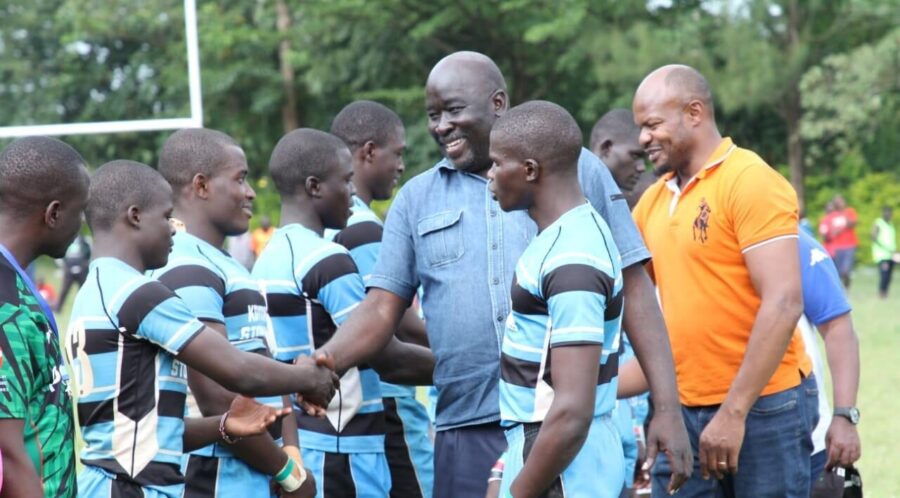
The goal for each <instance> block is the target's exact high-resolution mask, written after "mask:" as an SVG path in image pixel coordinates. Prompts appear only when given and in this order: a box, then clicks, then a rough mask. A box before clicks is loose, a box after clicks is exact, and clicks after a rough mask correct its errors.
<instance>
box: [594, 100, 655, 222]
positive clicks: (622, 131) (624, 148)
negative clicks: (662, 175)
mask: <svg viewBox="0 0 900 498" xmlns="http://www.w3.org/2000/svg"><path fill="white" fill-rule="evenodd" d="M638 134H640V130H638V128H637V126H636V125H635V124H634V115H632V114H631V111H629V110H628V109H613V110H611V111H609V112H607V113H606V114H604V115H603V116H602V117H601V118H600V119H599V120H598V121H597V124H595V125H594V128H593V130H591V144H590V146H591V152H593V153H594V154H596V155H597V157H599V158H600V159H601V160H602V161H603V163H604V164H606V166H607V167H608V168H609V172H610V173H612V177H613V180H615V181H616V185H618V186H619V188H620V189H622V195H624V196H625V200H626V201H627V202H628V207H629V208H634V206H635V204H637V201H638V199H639V198H640V193H643V191H644V190H646V189H647V187H649V186H650V183H653V181H654V180H655V178H653V176H652V175H646V174H645V173H646V171H647V167H646V164H645V161H646V160H647V154H645V153H644V148H643V147H641V144H640V143H638V139H637V137H638ZM647 177H649V183H648V182H647V181H646V180H648V178H647ZM639 184H640V185H639ZM639 187H640V188H639ZM635 192H639V193H638V194H637V195H634V193H635Z"/></svg>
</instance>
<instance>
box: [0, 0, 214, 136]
mask: <svg viewBox="0 0 900 498" xmlns="http://www.w3.org/2000/svg"><path fill="white" fill-rule="evenodd" d="M184 29H185V45H187V65H188V88H189V94H190V107H191V114H190V116H189V117H186V118H168V119H136V120H127V121H102V122H94V123H65V124H46V125H26V126H0V138H9V137H26V136H34V135H86V134H94V133H122V132H132V131H156V130H174V129H180V128H200V127H202V126H203V100H202V96H201V88H200V51H199V43H198V39H197V6H196V3H195V0H184Z"/></svg>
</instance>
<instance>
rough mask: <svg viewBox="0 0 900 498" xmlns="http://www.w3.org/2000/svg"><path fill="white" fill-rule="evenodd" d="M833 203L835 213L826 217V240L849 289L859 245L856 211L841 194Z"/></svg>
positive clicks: (845, 285) (839, 272)
mask: <svg viewBox="0 0 900 498" xmlns="http://www.w3.org/2000/svg"><path fill="white" fill-rule="evenodd" d="M831 202H832V204H833V205H834V212H833V213H831V216H830V217H826V218H827V219H828V224H827V236H826V240H827V241H828V242H829V243H830V244H831V249H832V250H833V251H834V253H833V254H832V258H834V264H835V265H837V269H838V274H839V275H840V276H841V282H843V283H844V287H846V288H848V289H849V288H850V273H852V272H853V266H854V264H855V261H856V247H857V246H858V245H859V241H858V240H857V239H856V210H855V209H853V208H852V207H849V206H847V202H846V201H845V200H844V198H843V197H842V196H841V195H840V194H838V195H836V196H834V199H832V201H831ZM820 231H821V227H820Z"/></svg>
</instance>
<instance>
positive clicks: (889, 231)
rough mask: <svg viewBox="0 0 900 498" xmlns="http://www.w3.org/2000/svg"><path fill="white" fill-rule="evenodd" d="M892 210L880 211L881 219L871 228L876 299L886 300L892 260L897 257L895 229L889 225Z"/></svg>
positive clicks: (886, 207)
mask: <svg viewBox="0 0 900 498" xmlns="http://www.w3.org/2000/svg"><path fill="white" fill-rule="evenodd" d="M892 214H893V209H891V208H890V207H888V206H885V207H883V208H882V209H881V218H878V219H876V220H875V225H874V226H873V227H872V259H873V260H875V263H876V264H877V265H878V273H879V275H880V278H879V279H878V297H880V298H882V299H886V298H887V296H888V287H890V286H891V275H892V274H893V273H894V258H895V257H896V255H897V228H896V227H895V226H894V224H893V223H891V215H892Z"/></svg>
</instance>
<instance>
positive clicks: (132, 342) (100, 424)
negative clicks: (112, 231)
mask: <svg viewBox="0 0 900 498" xmlns="http://www.w3.org/2000/svg"><path fill="white" fill-rule="evenodd" d="M69 324H70V325H69V332H68V334H67V337H66V341H67V349H68V352H69V357H70V358H71V359H72V361H71V363H72V369H73V372H74V373H75V379H76V384H77V387H78V390H79V392H78V395H79V399H78V414H79V423H80V424H81V432H82V437H83V439H84V443H85V446H84V449H83V450H82V452H81V460H82V462H83V463H85V465H93V466H96V467H100V468H102V469H104V470H106V471H107V472H110V473H112V474H116V475H119V476H122V477H124V478H126V479H131V480H133V481H136V482H137V483H139V484H141V485H142V486H167V485H172V484H180V483H181V482H182V481H183V477H182V476H181V472H180V470H179V468H180V464H181V460H182V436H183V433H184V420H183V416H184V400H185V393H186V392H187V368H186V367H185V366H184V365H183V364H182V363H181V362H179V361H177V360H176V359H175V355H177V354H178V353H179V352H180V351H181V350H182V349H183V348H184V347H185V346H186V345H187V343H188V342H189V341H190V340H191V339H193V338H194V337H195V336H196V335H197V334H198V333H199V332H200V330H201V329H202V328H203V324H201V323H200V322H199V321H197V319H196V318H194V316H193V315H192V314H191V312H190V311H189V310H188V309H187V307H186V306H185V305H184V303H183V302H182V301H181V300H180V299H178V297H177V296H176V295H175V294H174V293H173V292H172V291H171V290H169V289H168V288H166V287H165V286H163V285H161V284H160V283H159V282H156V281H154V280H151V279H149V278H147V277H145V276H144V275H141V274H140V273H138V272H137V270H135V269H134V268H132V267H131V266H128V265H127V264H125V263H124V262H122V261H120V260H118V259H114V258H99V259H97V260H95V261H93V262H92V263H91V265H90V270H89V272H88V276H87V280H86V281H85V284H84V286H83V287H82V288H81V289H80V290H79V291H78V295H77V296H76V297H75V304H74V306H73V308H72V316H71V318H70V321H69Z"/></svg>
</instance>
